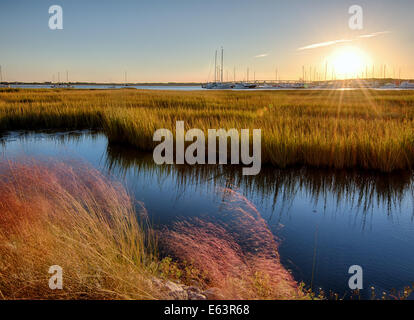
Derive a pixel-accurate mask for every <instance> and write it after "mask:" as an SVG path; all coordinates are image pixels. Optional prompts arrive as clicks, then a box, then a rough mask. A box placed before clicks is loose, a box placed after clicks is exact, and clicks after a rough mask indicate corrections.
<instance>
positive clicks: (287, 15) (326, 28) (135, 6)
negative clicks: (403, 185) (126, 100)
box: [0, 0, 414, 82]
mask: <svg viewBox="0 0 414 320" xmlns="http://www.w3.org/2000/svg"><path fill="white" fill-rule="evenodd" d="M353 4H358V5H361V6H362V7H363V9H364V29H363V30H358V31H354V30H350V29H349V27H348V19H349V17H350V15H349V14H348V8H349V7H350V6H351V5H353ZM51 5H60V6H62V8H63V28H64V29H63V30H50V29H49V28H48V21H49V13H48V9H49V6H51ZM413 13H414V1H412V0H394V1H389V0H367V1H355V0H354V1H329V0H312V1H308V0H303V1H299V0H297V1H290V2H287V1H276V0H272V1H270V0H257V1H251V0H249V1H245V0H226V1H216V0H209V1H199V0H164V1H161V0H151V1H128V0H124V1H105V0H101V1H80V0H79V1H78V0H70V1H69V0H66V1H58V0H50V1H44V0H36V1H21V0H13V1H11V0H1V1H0V30H2V31H1V32H0V65H1V66H2V70H3V80H7V81H27V82H29V81H38V82H43V81H51V80H52V79H53V78H54V79H55V80H57V75H58V72H59V73H60V79H61V80H66V71H69V80H71V81H86V82H124V72H125V71H127V72H128V81H129V82H168V81H171V82H174V81H175V82H201V81H207V80H212V79H213V69H214V67H213V65H214V52H215V50H216V49H219V48H220V47H221V46H223V47H224V50H225V51H224V53H225V57H224V60H225V69H224V79H225V80H226V79H227V75H228V77H229V80H233V77H234V69H235V70H236V79H238V80H241V79H245V78H246V70H247V68H249V70H250V79H253V76H254V74H255V77H256V79H274V78H275V70H276V68H277V69H278V75H279V78H281V79H298V78H299V77H301V76H302V66H306V67H305V69H306V70H309V68H310V67H312V68H313V70H318V71H319V72H322V70H323V69H324V65H325V63H326V61H328V63H329V61H330V57H331V56H332V54H333V52H335V50H338V49H340V48H341V47H342V46H349V45H352V46H354V47H357V48H358V50H362V51H363V52H364V53H365V54H366V56H367V57H369V62H370V66H369V70H370V72H371V70H372V69H371V68H372V67H371V65H375V70H380V68H381V67H380V66H382V65H384V64H386V65H387V71H388V76H393V74H394V70H395V73H396V74H397V75H398V73H399V70H400V69H401V76H402V77H403V78H414V62H413V59H412V56H413V54H414V32H413V31H414V22H413V18H412V14H413ZM342 40H346V41H345V42H344V41H342ZM349 40H352V42H350V41H349ZM318 44H323V45H321V46H319V45H318ZM327 44H329V45H327ZM315 45H316V46H315ZM307 47H310V48H307ZM307 72H308V71H307ZM312 72H314V71H312ZM378 72H379V71H378ZM378 76H379V74H378Z"/></svg>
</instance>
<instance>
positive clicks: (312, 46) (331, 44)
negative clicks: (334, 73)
mask: <svg viewBox="0 0 414 320" xmlns="http://www.w3.org/2000/svg"><path fill="white" fill-rule="evenodd" d="M351 41H352V40H347V39H340V40H332V41H326V42H320V43H314V44H310V45H308V46H305V47H300V48H298V50H299V51H302V50H308V49H316V48H321V47H328V46H333V45H334V44H338V43H343V42H351Z"/></svg>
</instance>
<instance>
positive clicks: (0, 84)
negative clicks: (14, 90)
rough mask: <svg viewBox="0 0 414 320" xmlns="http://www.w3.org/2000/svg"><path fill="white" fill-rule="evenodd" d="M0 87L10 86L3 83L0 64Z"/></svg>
mask: <svg viewBox="0 0 414 320" xmlns="http://www.w3.org/2000/svg"><path fill="white" fill-rule="evenodd" d="M0 88H10V85H9V84H3V74H2V72H1V66H0Z"/></svg>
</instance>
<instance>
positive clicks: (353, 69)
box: [330, 47, 371, 78]
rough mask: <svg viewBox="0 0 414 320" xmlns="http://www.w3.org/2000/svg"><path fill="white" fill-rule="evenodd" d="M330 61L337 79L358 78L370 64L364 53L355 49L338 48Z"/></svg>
mask: <svg viewBox="0 0 414 320" xmlns="http://www.w3.org/2000/svg"><path fill="white" fill-rule="evenodd" d="M330 60H331V64H332V66H333V68H334V70H335V74H336V76H337V77H338V78H352V77H358V76H359V75H361V74H362V73H364V72H365V70H366V68H367V66H368V65H370V64H371V61H370V59H369V57H368V56H367V55H366V53H365V52H364V51H362V50H361V49H359V48H357V47H343V48H340V49H338V50H337V51H335V52H334V53H333V55H332V57H331V59H330Z"/></svg>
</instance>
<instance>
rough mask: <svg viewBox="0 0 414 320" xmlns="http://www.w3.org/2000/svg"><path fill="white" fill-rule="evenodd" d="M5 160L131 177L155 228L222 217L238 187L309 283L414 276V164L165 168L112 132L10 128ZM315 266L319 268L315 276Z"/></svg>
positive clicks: (399, 283)
mask: <svg viewBox="0 0 414 320" xmlns="http://www.w3.org/2000/svg"><path fill="white" fill-rule="evenodd" d="M0 141H1V142H2V143H1V148H0V151H1V157H2V159H3V160H4V159H14V158H19V157H21V156H30V157H32V158H35V159H56V158H58V159H75V160H82V161H84V162H87V163H89V164H90V165H92V166H94V167H96V168H97V169H99V170H100V171H102V172H104V173H105V174H110V175H112V176H114V177H116V178H117V179H120V180H121V181H123V182H124V184H125V185H126V186H127V188H128V189H129V190H130V192H131V193H132V194H133V195H134V197H135V199H136V200H139V201H142V202H143V203H144V205H145V207H146V209H147V210H148V213H149V215H150V217H151V220H152V221H153V223H154V226H155V227H161V226H168V225H170V224H171V223H173V222H174V221H177V220H180V219H183V218H185V217H194V216H206V215H207V216H208V215H215V214H217V213H218V212H220V210H221V204H222V200H223V199H222V198H223V195H222V193H221V192H219V191H218V190H219V189H220V188H223V187H230V188H232V189H235V190H238V191H239V192H241V193H242V194H243V195H244V196H246V197H247V199H249V200H250V201H251V202H252V203H253V204H254V205H255V206H256V207H257V209H258V211H259V212H260V214H261V215H262V217H263V218H264V219H265V220H266V222H267V224H268V228H269V229H270V230H271V231H272V233H273V234H274V235H275V237H277V238H278V239H279V241H280V247H279V252H280V256H281V261H282V263H283V265H284V266H285V267H286V268H287V269H289V270H291V271H292V273H293V275H294V277H295V279H296V280H297V281H304V282H305V283H306V284H307V286H311V285H312V286H313V288H314V289H316V288H323V289H324V290H325V291H329V290H332V291H334V292H336V293H339V294H340V295H344V294H346V293H347V292H349V289H348V287H347V283H348V279H349V276H350V275H348V268H349V267H350V266H351V265H360V266H362V267H363V270H364V290H363V292H362V295H363V297H365V298H367V297H369V296H370V289H369V288H370V286H374V287H375V288H376V291H377V294H380V293H381V292H382V291H390V290H391V289H393V288H395V289H397V290H401V289H402V288H403V287H404V286H407V285H410V284H412V283H413V282H414V209H413V199H414V197H413V195H414V188H413V186H414V185H413V179H412V174H411V173H409V172H405V173H398V174H392V175H375V174H368V173H361V172H327V171H315V170H306V169H295V170H276V169H274V168H263V169H262V172H261V173H260V174H259V175H258V176H255V177H243V176H242V175H241V173H240V170H239V168H234V167H230V166H224V167H223V166H199V167H197V166H191V167H189V166H157V165H155V164H154V163H153V161H152V155H151V154H145V153H139V152H136V151H134V150H131V149H127V148H121V147H119V146H118V147H117V146H111V145H108V142H107V139H106V137H105V136H104V135H102V134H95V133H91V132H72V133H29V134H27V133H25V134H24V133H22V132H12V133H9V134H6V135H4V136H3V137H2V138H1V139H0ZM312 274H313V276H312Z"/></svg>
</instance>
